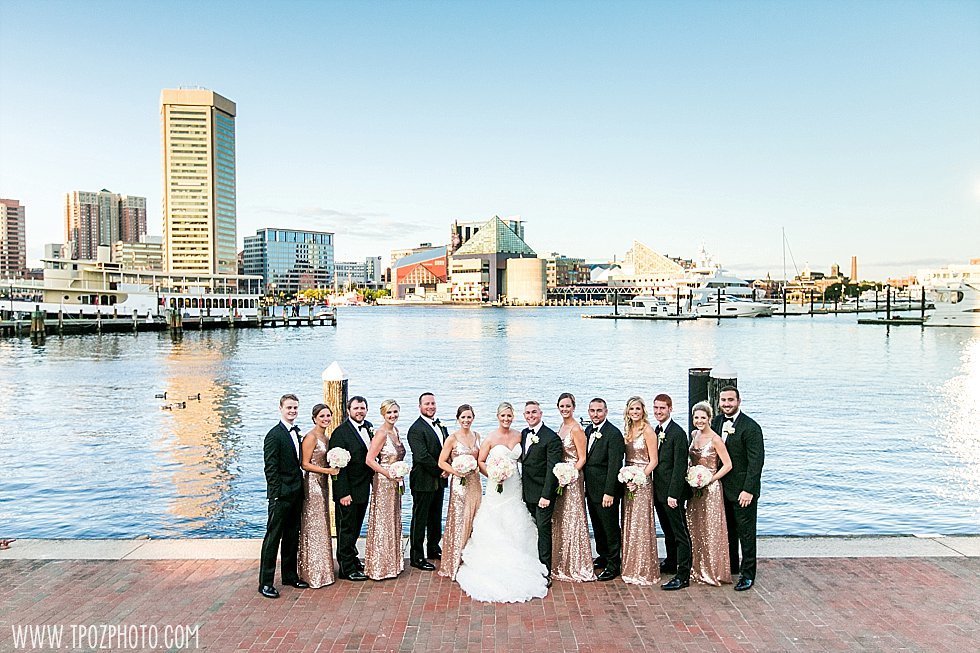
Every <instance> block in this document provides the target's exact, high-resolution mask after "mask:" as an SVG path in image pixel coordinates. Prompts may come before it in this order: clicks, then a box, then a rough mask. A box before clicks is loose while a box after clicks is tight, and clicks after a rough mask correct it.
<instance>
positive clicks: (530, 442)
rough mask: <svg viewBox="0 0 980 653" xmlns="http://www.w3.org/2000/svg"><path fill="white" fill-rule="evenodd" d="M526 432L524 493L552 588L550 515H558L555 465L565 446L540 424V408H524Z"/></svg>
mask: <svg viewBox="0 0 980 653" xmlns="http://www.w3.org/2000/svg"><path fill="white" fill-rule="evenodd" d="M524 419H525V420H527V428H526V429H524V430H523V431H521V452H522V454H523V455H522V456H521V467H522V469H523V472H522V475H521V493H522V494H523V496H524V504H525V505H526V506H527V510H528V512H530V513H531V518H532V519H534V524H535V526H536V527H537V529H538V560H540V561H541V564H543V565H544V566H545V567H547V569H548V575H547V576H546V578H547V579H548V587H551V515H552V513H553V512H554V511H555V493H556V491H557V489H558V479H557V478H555V465H557V464H558V463H560V462H561V459H562V446H561V439H560V438H559V437H558V434H557V433H555V432H554V431H552V430H551V429H550V428H548V427H547V426H545V425H544V424H542V423H541V404H539V403H538V402H536V401H528V402H527V403H526V404H524Z"/></svg>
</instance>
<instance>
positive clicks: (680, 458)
mask: <svg viewBox="0 0 980 653" xmlns="http://www.w3.org/2000/svg"><path fill="white" fill-rule="evenodd" d="M673 408H674V402H673V400H672V399H671V398H670V395H665V394H659V395H657V396H656V397H654V399H653V417H654V419H656V420H657V426H656V427H655V428H654V429H653V430H654V433H656V434H657V442H658V446H657V460H658V461H659V462H658V463H657V468H656V469H654V470H653V498H654V506H655V507H656V509H657V519H659V520H660V528H661V529H662V530H663V532H664V545H665V547H666V549H667V557H666V558H664V561H663V562H661V563H660V572H661V573H667V574H675V576H674V577H673V578H672V579H671V580H669V581H668V582H666V583H664V584H663V585H661V587H662V588H663V589H665V590H679V589H683V588H685V587H687V586H688V585H690V584H691V534H690V532H689V531H688V530H687V512H686V508H685V505H684V503H685V499H686V497H687V462H688V452H687V434H686V433H685V432H684V429H683V428H682V427H681V426H680V424H678V423H677V422H675V421H674V420H672V419H671V418H670V413H671V411H672V410H673Z"/></svg>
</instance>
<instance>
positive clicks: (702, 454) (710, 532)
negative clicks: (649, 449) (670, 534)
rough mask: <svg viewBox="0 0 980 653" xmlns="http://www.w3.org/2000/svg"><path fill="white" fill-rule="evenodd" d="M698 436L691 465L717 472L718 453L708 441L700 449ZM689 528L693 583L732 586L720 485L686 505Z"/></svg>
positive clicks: (710, 486) (693, 498) (708, 488)
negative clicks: (727, 584)
mask: <svg viewBox="0 0 980 653" xmlns="http://www.w3.org/2000/svg"><path fill="white" fill-rule="evenodd" d="M697 441H698V438H697V436H695V438H694V442H692V443H691V448H690V449H689V450H688V451H689V455H690V458H691V465H692V466H694V465H703V466H705V467H707V468H708V469H711V470H716V469H718V452H717V451H715V447H714V445H713V444H712V443H711V441H710V440H709V441H708V444H706V445H705V446H704V447H701V448H700V449H699V448H698V447H697ZM687 525H688V528H689V529H690V531H691V580H693V581H694V582H695V583H703V584H706V585H721V584H722V583H730V582H732V572H731V568H730V566H729V558H728V526H727V524H726V523H725V499H724V493H723V491H722V486H721V482H720V481H715V482H714V483H712V484H711V485H709V486H708V487H706V488H704V489H702V490H701V496H699V497H698V496H692V497H691V498H690V499H689V500H688V502H687Z"/></svg>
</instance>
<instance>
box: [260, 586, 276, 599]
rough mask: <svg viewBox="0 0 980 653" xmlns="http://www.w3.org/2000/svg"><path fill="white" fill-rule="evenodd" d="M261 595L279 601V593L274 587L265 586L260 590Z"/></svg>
mask: <svg viewBox="0 0 980 653" xmlns="http://www.w3.org/2000/svg"><path fill="white" fill-rule="evenodd" d="M259 594H261V595H262V596H264V597H265V598H267V599H278V598H279V592H278V591H277V590H276V588H275V587H273V586H272V585H263V586H262V587H260V588H259Z"/></svg>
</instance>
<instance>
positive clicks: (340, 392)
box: [320, 361, 347, 535]
mask: <svg viewBox="0 0 980 653" xmlns="http://www.w3.org/2000/svg"><path fill="white" fill-rule="evenodd" d="M320 379H321V380H322V381H323V403H325V404H326V405H327V406H329V407H330V412H331V413H332V414H333V419H331V420H330V426H329V428H328V431H327V434H328V437H329V434H331V433H333V430H334V429H335V428H337V427H338V426H340V424H341V423H342V422H343V421H344V420H345V419H347V373H346V372H344V370H343V368H342V367H340V364H339V363H337V361H334V362H332V363H330V366H329V367H327V369H325V370H323V373H322V374H321V375H320ZM327 485H328V486H329V487H330V491H329V492H328V501H327V506H328V508H327V510H328V513H329V521H330V533H331V535H336V534H337V521H336V515H335V514H334V504H333V477H332V476H329V477H328V482H327Z"/></svg>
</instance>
